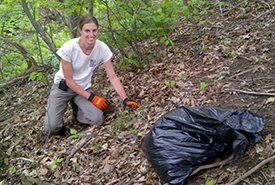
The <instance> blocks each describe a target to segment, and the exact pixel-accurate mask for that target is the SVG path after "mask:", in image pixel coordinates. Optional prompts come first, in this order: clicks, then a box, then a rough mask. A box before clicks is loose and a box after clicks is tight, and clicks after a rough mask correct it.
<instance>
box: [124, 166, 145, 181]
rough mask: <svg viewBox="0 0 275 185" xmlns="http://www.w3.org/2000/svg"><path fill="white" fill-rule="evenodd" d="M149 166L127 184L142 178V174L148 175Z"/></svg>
mask: <svg viewBox="0 0 275 185" xmlns="http://www.w3.org/2000/svg"><path fill="white" fill-rule="evenodd" d="M149 170H150V169H149V168H148V169H147V170H146V171H144V172H143V173H141V174H139V175H138V176H136V177H135V178H134V179H132V180H130V181H129V182H128V183H127V184H126V185H132V184H133V183H134V181H136V180H138V179H140V178H141V177H142V176H144V175H146V174H147V173H148V172H149Z"/></svg>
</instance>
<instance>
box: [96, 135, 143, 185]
mask: <svg viewBox="0 0 275 185" xmlns="http://www.w3.org/2000/svg"><path fill="white" fill-rule="evenodd" d="M138 138H139V135H137V136H136V139H135V141H134V143H133V145H132V148H131V150H130V151H129V152H128V155H127V156H126V158H125V159H124V161H123V162H122V163H121V164H120V165H119V166H118V167H117V168H114V169H113V170H111V171H110V172H108V173H106V174H104V175H103V177H102V178H101V179H100V180H99V181H98V182H97V184H96V185H99V184H100V183H101V181H102V180H103V179H104V178H105V177H106V176H107V175H109V174H110V173H113V172H114V171H115V170H116V169H119V168H120V167H121V166H122V165H123V164H124V163H125V162H126V161H127V159H128V158H129V156H130V154H131V152H132V150H133V149H134V147H135V145H136V143H137V140H138Z"/></svg>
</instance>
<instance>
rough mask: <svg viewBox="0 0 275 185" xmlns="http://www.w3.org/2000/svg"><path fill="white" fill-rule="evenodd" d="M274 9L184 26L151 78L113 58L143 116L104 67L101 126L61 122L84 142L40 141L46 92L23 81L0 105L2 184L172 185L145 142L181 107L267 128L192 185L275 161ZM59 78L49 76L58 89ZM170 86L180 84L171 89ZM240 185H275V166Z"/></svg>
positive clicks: (228, 9) (259, 6)
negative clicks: (249, 118) (250, 116)
mask: <svg viewBox="0 0 275 185" xmlns="http://www.w3.org/2000/svg"><path fill="white" fill-rule="evenodd" d="M273 6H275V5H274V3H273V2H272V1H268V2H262V1H249V2H243V1H232V3H231V4H230V5H228V6H225V7H222V8H223V9H222V10H223V11H220V9H219V10H218V12H219V13H217V14H215V15H213V14H211V17H209V20H211V21H212V22H213V24H212V25H203V24H200V26H194V25H197V24H195V23H192V22H191V23H189V24H188V23H185V24H184V25H181V27H180V28H178V30H177V31H176V32H174V33H171V34H170V35H168V37H169V38H170V39H171V40H172V41H173V42H174V47H172V46H165V45H164V44H163V45H155V46H154V47H155V49H156V51H158V52H159V50H161V51H162V56H163V57H161V58H154V57H151V56H149V58H150V69H149V70H148V69H147V68H146V67H145V68H144V69H142V70H141V69H140V68H139V67H134V66H131V67H129V68H127V69H126V70H125V69H121V68H120V67H118V66H117V63H118V59H116V58H114V66H115V69H116V73H117V75H118V76H119V78H120V80H121V82H122V84H123V86H124V87H125V90H126V92H127V94H128V96H129V97H130V98H131V99H133V100H135V101H137V102H138V103H139V104H140V105H141V109H140V111H133V112H131V111H130V114H126V115H125V114H124V113H123V111H124V108H123V106H122V101H121V100H120V98H119V97H118V96H117V94H116V93H115V91H114V89H112V88H111V87H110V83H109V82H108V79H107V78H106V73H105V72H104V69H103V68H99V69H98V71H97V72H96V73H95V78H94V79H93V84H94V86H93V87H94V90H95V92H96V93H98V94H100V95H102V96H104V97H106V98H107V99H108V100H110V101H111V106H110V108H109V109H108V111H106V112H105V117H106V119H105V122H104V124H103V125H101V126H98V127H94V126H86V125H83V124H80V123H78V122H75V121H73V120H72V119H71V113H72V112H71V110H70V105H68V111H67V112H66V114H65V116H64V120H65V125H66V127H67V128H68V129H75V130H76V131H77V133H85V134H86V136H79V137H74V138H72V139H68V138H67V137H68V136H70V135H71V134H70V133H67V137H66V138H63V137H59V136H50V137H49V138H48V139H47V140H41V138H42V136H45V133H43V121H44V116H45V108H46V102H47V98H48V95H49V87H48V86H47V84H46V83H41V82H37V81H35V82H27V81H25V82H24V83H23V84H18V85H17V86H13V87H9V88H7V89H5V91H4V93H3V94H2V95H1V101H0V105H1V106H0V113H1V116H0V128H1V129H0V141H1V142H0V169H1V171H0V172H1V173H0V180H1V182H0V184H16V185H19V184H87V185H88V184H109V185H111V184H135V185H139V184H140V185H141V184H163V185H164V184H167V183H165V182H163V181H162V180H161V178H160V177H159V176H158V175H157V174H156V172H155V170H154V169H153V168H151V165H150V164H149V162H148V161H147V160H146V157H145V155H144V154H143V152H142V150H141V149H140V147H139V144H140V143H141V140H142V137H144V136H145V135H146V134H147V133H148V132H149V130H150V128H151V127H152V126H153V125H154V123H155V121H156V120H157V119H158V118H159V117H161V116H162V115H163V114H164V113H166V112H168V111H171V110H173V109H175V108H177V107H180V106H189V107H193V106H216V107H222V108H231V109H232V108H234V109H238V110H241V111H244V110H246V109H249V110H250V111H251V112H254V113H257V114H258V115H261V116H263V117H264V120H265V127H264V129H263V131H262V132H261V134H262V140H261V141H260V142H258V143H256V144H255V145H249V146H248V148H247V150H246V151H245V153H244V154H243V155H242V156H241V158H240V159H239V160H231V161H230V162H229V163H228V164H225V165H222V166H219V167H216V168H211V169H206V170H203V171H200V172H198V173H197V174H196V175H194V176H192V177H190V178H188V179H187V181H186V182H187V184H192V185H193V184H194V185H197V184H201V185H204V184H205V183H206V181H207V179H209V180H214V181H215V184H229V183H230V182H232V181H234V180H235V179H238V178H239V177H240V176H242V175H243V174H245V173H246V172H248V171H249V170H250V169H252V168H253V167H255V166H256V165H258V164H259V163H261V162H262V161H264V160H266V159H269V158H270V157H272V156H273V155H274V154H275V128H274V126H273V125H274V120H275V114H274V110H275V108H274V107H275V96H274V93H275V83H274V82H275V60H274V56H275V54H274V52H275V49H274V41H275V37H274V31H275V20H274V11H273V9H274V8H273ZM272 8H273V9H272ZM198 22H199V20H198ZM146 45H148V43H147V44H146ZM144 47H146V46H145V45H144ZM52 78H53V74H50V75H49V79H50V82H51V83H52ZM172 81H174V82H175V85H174V86H172V85H167V84H168V83H169V84H171V82H172ZM202 84H205V87H202ZM57 159H63V160H62V161H60V162H56V161H57ZM53 162H56V164H55V165H54V166H51V164H53ZM238 184H239V185H243V184H253V185H254V184H259V185H261V184H275V163H274V161H273V160H272V161H270V162H268V163H267V164H265V165H263V166H261V167H259V168H257V170H255V172H253V173H251V174H250V175H249V176H248V177H247V178H244V179H242V181H241V182H240V183H238Z"/></svg>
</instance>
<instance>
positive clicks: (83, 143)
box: [66, 125, 95, 166]
mask: <svg viewBox="0 0 275 185" xmlns="http://www.w3.org/2000/svg"><path fill="white" fill-rule="evenodd" d="M94 129H95V125H94V126H93V128H92V132H91V134H90V135H89V137H88V138H86V140H82V143H80V145H79V146H78V147H77V148H76V149H75V150H74V151H73V152H72V153H71V154H70V155H69V157H68V158H67V159H66V166H68V165H69V162H70V159H71V158H72V157H73V156H74V154H76V152H77V151H78V150H80V149H81V148H82V147H83V146H84V145H85V144H87V143H88V142H89V141H90V140H91V139H92V138H93V132H94Z"/></svg>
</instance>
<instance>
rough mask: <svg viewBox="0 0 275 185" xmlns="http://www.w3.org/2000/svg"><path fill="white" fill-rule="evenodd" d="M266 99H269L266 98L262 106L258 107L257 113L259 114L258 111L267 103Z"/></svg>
mask: <svg viewBox="0 0 275 185" xmlns="http://www.w3.org/2000/svg"><path fill="white" fill-rule="evenodd" d="M266 101H267V99H265V100H264V103H263V104H262V105H261V107H260V108H258V110H257V111H256V112H255V113H256V114H257V112H258V111H259V110H260V109H261V108H263V106H264V105H265V103H266Z"/></svg>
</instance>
